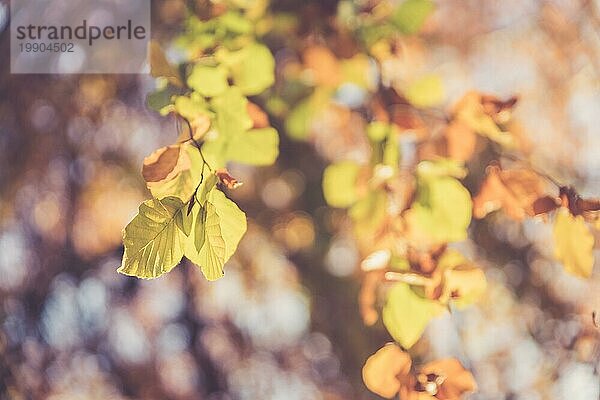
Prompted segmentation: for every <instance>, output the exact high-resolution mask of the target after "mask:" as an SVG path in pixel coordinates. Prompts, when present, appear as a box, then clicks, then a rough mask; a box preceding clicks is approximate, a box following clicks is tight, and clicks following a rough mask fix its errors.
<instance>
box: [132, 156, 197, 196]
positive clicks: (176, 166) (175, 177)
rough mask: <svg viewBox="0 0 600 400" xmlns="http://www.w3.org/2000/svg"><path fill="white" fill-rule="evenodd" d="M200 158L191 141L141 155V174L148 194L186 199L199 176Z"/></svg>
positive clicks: (190, 194)
mask: <svg viewBox="0 0 600 400" xmlns="http://www.w3.org/2000/svg"><path fill="white" fill-rule="evenodd" d="M201 169H202V158H201V157H200V154H199V153H198V150H197V149H196V148H195V147H194V146H193V145H191V144H182V145H173V146H168V147H163V148H161V149H158V150H156V151H155V152H154V153H152V154H151V155H149V156H148V157H146V158H145V159H144V166H143V169H142V175H143V176H144V179H145V180H146V185H147V187H148V189H149V190H150V192H151V193H152V196H154V197H155V198H157V199H162V198H165V197H170V196H173V197H178V198H179V199H181V200H182V201H184V202H186V201H188V200H189V198H190V197H191V196H192V193H193V192H194V189H195V188H196V185H197V184H198V182H199V180H200V174H201Z"/></svg>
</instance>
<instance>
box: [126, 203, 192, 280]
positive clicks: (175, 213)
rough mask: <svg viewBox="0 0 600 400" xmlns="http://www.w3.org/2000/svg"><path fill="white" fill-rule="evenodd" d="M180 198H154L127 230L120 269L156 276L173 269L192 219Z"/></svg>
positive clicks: (141, 210)
mask: <svg viewBox="0 0 600 400" xmlns="http://www.w3.org/2000/svg"><path fill="white" fill-rule="evenodd" d="M184 209H185V204H184V203H183V202H182V201H181V200H180V199H178V198H176V197H167V198H165V199H163V200H157V199H151V200H148V201H145V202H144V203H142V205H140V209H139V213H138V215H136V216H135V218H134V219H133V220H132V221H131V222H130V223H129V225H127V227H126V228H125V230H124V231H123V244H124V245H125V253H124V254H123V261H122V263H121V267H120V268H119V269H118V272H120V273H122V274H124V275H130V276H136V277H138V278H144V279H152V278H157V277H159V276H161V275H162V274H164V273H166V272H169V271H170V270H172V269H173V268H174V267H175V266H176V265H177V264H179V261H180V260H181V258H182V257H183V252H184V246H185V238H186V234H185V232H188V233H189V226H190V224H189V220H188V218H186V216H185V211H183V210H184Z"/></svg>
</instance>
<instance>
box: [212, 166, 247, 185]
mask: <svg viewBox="0 0 600 400" xmlns="http://www.w3.org/2000/svg"><path fill="white" fill-rule="evenodd" d="M215 174H216V175H217V178H219V181H221V183H222V184H223V185H225V187H227V189H237V188H239V187H240V186H242V185H243V183H242V182H238V180H237V179H235V178H234V177H233V176H231V174H230V173H229V171H228V170H227V169H226V168H221V169H218V170H216V171H215Z"/></svg>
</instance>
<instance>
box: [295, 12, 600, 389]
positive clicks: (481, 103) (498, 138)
mask: <svg viewBox="0 0 600 400" xmlns="http://www.w3.org/2000/svg"><path fill="white" fill-rule="evenodd" d="M430 6H431V4H430V3H429V2H427V1H418V0H414V1H412V0H411V1H405V2H403V3H401V5H400V6H399V7H397V8H396V9H393V10H387V11H386V12H383V14H379V13H378V12H374V13H370V14H369V15H368V16H366V17H365V18H364V19H363V20H362V21H359V22H356V23H355V26H354V28H355V29H356V31H355V33H356V35H357V36H358V39H359V40H360V39H362V43H366V46H367V50H366V52H367V54H368V55H369V56H370V58H369V59H370V60H374V61H375V63H374V64H375V65H377V66H378V70H377V73H378V75H379V76H380V82H379V84H378V85H375V86H374V88H375V89H374V90H373V89H372V88H373V86H371V87H368V89H369V93H368V94H366V95H365V100H364V101H363V102H362V103H360V105H359V106H358V107H354V106H353V105H352V104H345V105H343V106H345V107H347V108H348V109H350V110H351V111H349V112H351V113H352V112H357V113H360V114H362V115H364V118H365V119H366V120H370V122H369V123H368V124H367V125H366V127H365V129H364V130H363V135H364V137H365V138H366V141H367V143H368V148H369V149H368V151H369V153H370V155H371V156H370V159H369V160H368V161H364V160H360V161H357V160H356V159H355V157H354V156H353V153H352V152H347V153H346V158H342V159H341V160H336V161H335V162H333V163H332V164H331V165H329V166H328V167H327V168H326V170H325V172H324V175H323V193H324V196H325V199H326V201H327V203H328V204H329V205H330V206H332V207H337V208H345V209H347V210H348V216H349V217H350V219H351V220H352V225H353V229H354V232H355V237H356V240H357V242H358V246H359V248H360V250H361V253H362V254H363V257H364V258H363V262H362V263H361V267H362V270H363V271H364V274H363V285H362V289H361V293H360V305H361V313H362V315H363V319H364V321H365V323H366V324H367V325H373V324H375V323H376V322H377V320H378V319H379V314H380V313H381V316H382V320H383V324H384V326H385V327H386V328H387V330H388V332H389V333H390V335H391V336H392V337H393V338H394V340H395V341H396V342H397V343H398V344H400V345H401V346H402V347H403V348H404V349H410V348H411V347H412V346H413V345H414V344H415V343H416V342H417V341H418V340H419V338H420V337H421V335H422V334H423V332H424V330H425V328H426V327H427V325H428V324H429V322H430V321H431V319H433V318H435V317H437V316H438V315H440V314H442V313H444V312H446V310H448V309H452V308H461V307H465V306H468V305H469V304H472V303H473V302H475V301H476V300H477V299H478V298H479V297H480V296H481V295H482V294H483V293H484V292H485V289H486V279H485V274H484V272H483V271H482V270H481V268H479V267H478V266H477V265H475V264H474V263H473V262H471V261H469V260H468V259H467V258H466V257H465V256H464V255H462V254H461V253H460V252H459V251H458V250H456V248H455V246H454V247H453V243H456V242H461V241H463V240H465V239H467V238H468V236H469V235H468V234H469V229H468V228H469V226H470V224H471V222H472V221H471V220H472V216H474V217H475V218H484V217H486V216H487V215H488V214H489V213H491V212H493V211H497V210H502V211H504V212H505V213H506V214H507V215H508V216H509V217H510V218H513V219H515V220H517V221H522V220H524V219H525V218H526V217H535V216H543V217H544V218H545V219H546V220H549V219H552V220H553V221H554V239H555V253H556V258H557V260H559V261H561V262H562V263H563V265H564V266H565V270H566V271H567V272H569V273H572V274H574V275H577V276H580V277H589V276H590V275H591V272H592V267H593V263H594V260H593V247H594V237H593V234H592V233H591V230H590V229H593V226H596V229H597V227H598V222H597V221H598V214H597V211H598V210H600V202H598V200H584V199H581V198H580V197H579V196H578V195H577V193H576V192H575V191H574V190H573V189H572V188H568V187H565V186H562V185H556V184H555V182H554V180H553V179H552V178H550V177H548V176H546V175H545V174H543V173H539V172H538V171H536V170H535V169H534V168H532V167H531V166H530V165H529V164H528V163H527V162H526V161H523V160H524V158H523V157H524V156H526V154H527V150H528V146H527V145H528V144H527V142H526V140H525V139H524V137H523V136H522V135H521V134H520V132H521V131H520V127H519V125H518V124H517V123H516V122H515V121H514V120H513V118H512V109H513V108H514V106H515V105H516V103H517V98H516V97H513V98H510V99H507V100H500V99H498V98H496V97H494V96H491V95H486V94H481V93H477V92H469V93H467V94H465V95H464V96H463V98H462V99H461V100H460V101H458V102H457V103H456V105H455V106H454V107H453V109H452V110H450V112H449V113H448V114H446V113H444V112H440V113H438V112H437V111H438V110H436V109H434V108H432V106H435V105H436V104H437V103H439V100H440V96H441V93H442V89H441V88H440V84H439V80H438V79H436V78H435V77H434V76H425V77H422V78H420V79H417V80H414V81H412V82H400V83H398V82H395V83H390V84H389V85H386V84H385V81H386V71H385V65H386V62H387V61H388V59H391V58H394V57H395V55H394V54H393V50H392V49H393V47H394V43H395V40H396V39H395V37H394V33H396V34H397V33H398V32H400V33H402V34H411V33H415V32H417V31H418V30H419V28H420V27H421V25H420V23H421V22H423V21H424V17H423V18H421V17H422V16H424V15H426V14H428V13H429V12H431V10H432V6H431V7H430ZM343 11H345V12H347V13H348V12H349V11H348V10H347V9H345V10H343ZM351 11H356V10H351ZM373 11H375V10H373ZM404 13H415V15H416V14H418V17H414V18H408V17H407V18H408V20H410V21H413V22H415V21H420V22H418V23H419V25H418V26H416V25H415V26H411V28H410V29H402V28H401V26H403V25H402V24H401V23H400V24H399V21H401V20H402V16H403V15H405V14H404ZM381 15H385V17H381V19H380V16H381ZM410 15H413V14H410ZM353 16H355V17H356V16H357V14H353ZM374 20H376V21H378V22H382V23H381V24H376V23H373V21H374ZM354 21H356V19H355V20H354ZM390 27H392V28H391V30H390V29H388V28H390ZM392 31H393V32H392ZM309 50H310V49H309ZM321 54H322V55H321V58H323V59H325V58H326V59H327V62H326V63H316V62H314V61H313V62H310V57H307V56H306V53H305V55H304V57H303V58H304V68H306V69H309V70H312V72H313V74H314V76H320V75H322V76H330V74H328V73H327V71H324V70H323V65H327V69H328V70H329V71H335V70H336V69H338V68H339V67H338V65H344V63H345V62H348V61H347V60H346V61H345V60H342V61H338V60H336V59H335V57H334V56H333V55H332V53H331V52H329V54H327V55H326V57H325V55H324V54H326V52H324V51H322V50H321ZM359 54H360V53H359ZM357 57H359V55H355V56H353V58H352V59H355V58H357ZM338 76H340V79H338V80H336V81H335V82H329V83H330V85H329V86H328V87H329V89H330V90H331V88H335V90H334V91H333V94H331V92H330V94H329V95H324V94H323V88H322V87H319V86H317V87H315V90H314V92H313V94H312V95H311V96H310V97H309V98H308V99H307V100H305V101H304V102H309V103H310V104H317V99H318V101H320V103H319V104H320V107H313V109H311V110H317V111H311V113H307V112H305V111H304V109H302V113H301V114H302V117H303V118H304V119H303V120H302V123H298V122H297V121H296V119H298V118H299V117H298V115H299V114H300V112H299V111H298V109H299V108H301V107H305V103H304V102H301V103H300V105H299V106H298V107H297V108H296V109H294V110H292V112H291V114H290V118H289V119H288V123H292V122H293V126H291V127H290V126H288V133H289V134H290V135H291V136H292V137H293V138H298V137H302V138H303V139H307V140H311V127H312V126H315V125H319V124H321V123H322V122H321V121H319V115H317V112H318V110H322V109H323V108H324V107H327V106H328V104H331V103H332V102H333V103H335V102H337V104H336V106H337V107H339V106H340V105H339V100H337V99H336V96H338V95H339V93H340V91H341V90H342V88H343V87H344V85H348V84H349V83H350V84H352V83H353V82H352V81H350V80H349V79H344V76H343V75H338ZM367 76H368V75H367ZM332 83H335V85H333V84H332ZM388 86H391V89H392V90H389V89H388ZM365 109H366V110H365ZM321 112H323V111H321ZM431 115H434V117H435V119H436V123H438V125H441V127H439V126H438V128H439V129H436V130H432V129H429V128H428V126H427V121H426V120H427V118H428V117H429V116H431ZM440 115H441V116H440ZM297 127H302V128H303V131H302V132H303V135H298V132H299V130H298V131H296V130H294V129H290V128H297ZM440 131H441V134H437V132H440ZM415 138H416V146H417V151H416V157H412V158H414V159H415V161H411V160H410V158H411V154H410V150H409V151H407V152H406V154H403V151H402V150H403V149H406V146H403V143H406V142H407V140H408V141H411V140H414V139H415ZM358 142H359V141H358V140H357V143H358ZM484 152H486V153H487V154H493V155H494V161H492V163H490V166H489V167H488V169H487V171H488V174H487V176H486V178H485V179H484V180H483V181H482V182H480V190H479V193H478V194H477V195H476V196H473V197H472V196H471V194H470V192H469V190H467V188H466V187H465V186H464V185H463V180H464V179H465V178H466V177H467V176H468V175H469V171H468V169H467V165H468V164H469V163H470V162H471V161H475V160H477V161H479V160H480V158H478V156H479V154H481V153H484ZM515 155H517V156H515ZM404 157H406V158H409V160H404V159H403V158H404ZM504 158H509V159H512V158H518V159H519V160H521V161H520V164H522V165H519V162H517V163H514V165H513V167H512V168H510V169H507V170H502V169H501V168H500V166H499V165H500V161H501V160H503V159H504ZM473 165H474V166H475V165H477V164H476V163H475V162H474V163H473ZM477 176H479V174H477V173H476V174H475V175H474V176H470V178H476V177H477ZM471 180H472V179H471ZM550 184H554V190H556V189H558V192H559V193H558V195H553V194H552V187H549V186H550ZM396 353H397V354H396ZM400 353H402V354H403V355H402V356H401V355H400ZM382 359H387V360H389V363H388V362H387V361H381V360H382ZM402 359H408V366H406V364H403V362H402V361H401V360H402ZM394 363H397V364H396V367H397V368H396V369H394V367H393V364H394ZM435 363H437V362H434V363H433V364H434V365H437V364H435ZM439 363H441V364H444V363H446V361H445V360H442V361H439ZM450 363H451V364H453V365H454V363H457V361H452V362H450ZM378 368H380V369H378ZM426 368H427V366H426V367H425V369H426ZM461 368H462V367H461ZM409 370H410V357H409V356H408V355H407V354H406V353H403V352H402V351H401V350H400V349H399V348H398V347H397V346H395V345H393V346H386V347H384V348H382V349H381V350H380V351H379V352H378V353H376V354H375V355H374V356H373V357H372V358H371V359H369V361H367V364H366V365H365V370H364V374H363V376H364V380H365V383H366V384H367V387H369V388H370V389H371V390H372V391H374V392H376V393H378V394H380V395H382V396H384V397H390V398H391V397H393V396H395V395H396V394H399V395H400V398H401V399H410V398H419V399H421V398H438V399H442V398H443V399H458V398H460V397H461V395H462V393H464V392H465V391H469V390H472V389H474V384H473V385H471V384H465V385H464V386H461V387H462V388H463V389H464V390H463V389H461V390H450V392H451V394H448V393H447V392H445V391H444V390H441V389H440V390H438V388H437V386H436V385H437V384H438V383H439V382H438V383H436V385H434V386H435V390H433V391H432V392H430V393H428V394H422V393H417V392H427V390H425V389H424V388H425V386H427V384H428V383H429V384H432V385H433V383H432V382H431V381H427V380H425V381H423V382H421V381H419V380H416V381H415V378H414V376H413V375H410V374H409V372H408V371H409ZM451 370H456V371H455V372H450V371H451ZM374 371H375V372H374ZM382 371H392V372H393V373H392V372H390V373H387V374H386V373H383V372H382ZM453 373H455V374H456V375H454V376H453ZM461 374H462V372H460V371H459V369H458V367H456V368H450V369H449V371H448V374H442V375H443V376H444V377H445V378H444V379H446V378H448V379H449V380H448V382H451V380H452V379H460V378H458V377H459V376H462V375H461ZM467 374H468V373H467ZM425 375H427V374H425ZM418 376H419V375H418ZM469 376H470V374H469ZM386 377H387V378H389V379H387V378H386ZM378 379H381V380H380V381H378ZM470 379H471V380H472V377H471V378H470ZM467 380H468V379H467ZM415 382H416V383H415ZM433 382H434V383H435V382H436V381H435V379H434V381H433ZM423 385H425V386H423ZM459 386H460V385H459ZM428 396H429V397H428Z"/></svg>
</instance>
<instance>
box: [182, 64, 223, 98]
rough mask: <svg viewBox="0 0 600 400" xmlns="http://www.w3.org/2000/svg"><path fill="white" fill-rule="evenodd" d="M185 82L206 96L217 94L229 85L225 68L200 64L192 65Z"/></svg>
mask: <svg viewBox="0 0 600 400" xmlns="http://www.w3.org/2000/svg"><path fill="white" fill-rule="evenodd" d="M187 83H188V85H189V86H190V87H191V88H192V89H194V90H195V91H196V92H198V93H200V94H201V95H203V96H206V97H213V96H217V95H219V94H221V93H223V92H224V91H225V90H226V89H227V88H228V87H229V84H228V83H227V70H226V69H225V68H223V67H220V66H217V67H209V66H206V65H200V64H196V65H195V66H194V69H193V70H192V73H191V74H190V76H189V77H188V80H187Z"/></svg>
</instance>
